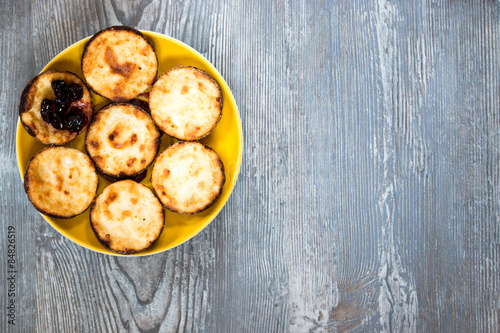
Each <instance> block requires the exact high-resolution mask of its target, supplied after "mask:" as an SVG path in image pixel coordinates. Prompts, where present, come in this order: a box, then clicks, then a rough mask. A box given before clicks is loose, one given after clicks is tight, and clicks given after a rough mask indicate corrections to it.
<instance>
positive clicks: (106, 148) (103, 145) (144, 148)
mask: <svg viewBox="0 0 500 333" xmlns="http://www.w3.org/2000/svg"><path fill="white" fill-rule="evenodd" d="M85 145H86V148H87V152H88V153H89V155H90V157H91V158H92V160H93V161H94V162H95V164H96V166H97V167H98V169H99V170H100V171H102V172H103V173H105V174H107V175H108V176H111V177H114V178H116V179H120V178H125V177H133V176H135V175H137V174H139V173H140V172H141V171H143V170H145V169H146V168H147V167H148V166H149V165H150V164H151V163H152V162H153V160H154V159H155V157H156V154H158V150H159V149H160V131H158V129H157V128H156V126H155V124H154V122H153V120H152V119H151V116H150V115H149V114H147V113H146V112H145V111H143V110H142V109H140V108H139V107H137V106H134V105H132V104H127V103H118V104H110V105H108V106H107V107H105V108H103V109H102V110H100V111H99V112H97V113H96V114H95V116H94V118H93V119H92V121H91V123H90V124H89V127H88V130H87V135H86V137H85Z"/></svg>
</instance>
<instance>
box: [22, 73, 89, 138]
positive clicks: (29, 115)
mask: <svg viewBox="0 0 500 333" xmlns="http://www.w3.org/2000/svg"><path fill="white" fill-rule="evenodd" d="M19 116H20V119H21V123H22V124H23V126H24V128H25V129H26V131H27V132H28V133H29V134H30V135H31V136H33V137H34V138H35V139H37V140H38V141H40V142H42V143H45V144H53V145H62V144H65V143H67V142H69V141H71V140H72V139H74V138H75V137H76V136H77V135H78V134H79V133H81V132H82V131H83V130H84V129H85V128H86V127H87V124H88V122H89V121H90V118H91V117H92V96H91V94H90V91H89V90H88V89H87V87H86V86H85V83H83V81H82V80H81V79H80V78H79V77H78V76H76V75H75V74H73V73H70V72H62V71H47V72H45V73H42V74H40V75H37V76H36V77H35V78H33V79H32V80H31V81H30V82H29V83H28V84H27V85H26V87H25V88H24V91H23V93H22V95H21V102H20V104H19Z"/></svg>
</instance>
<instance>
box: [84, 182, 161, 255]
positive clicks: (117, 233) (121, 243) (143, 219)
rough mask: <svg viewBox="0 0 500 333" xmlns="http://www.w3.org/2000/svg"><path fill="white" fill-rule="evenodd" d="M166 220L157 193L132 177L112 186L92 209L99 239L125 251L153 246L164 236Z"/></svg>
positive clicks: (130, 251) (110, 247)
mask: <svg viewBox="0 0 500 333" xmlns="http://www.w3.org/2000/svg"><path fill="white" fill-rule="evenodd" d="M164 220H165V217H164V212H163V207H162V205H161V203H160V202H159V201H158V199H157V198H156V197H155V195H154V194H153V192H152V191H151V190H150V189H149V188H147V187H146V186H144V185H142V184H139V183H136V182H134V181H132V180H122V181H118V182H116V183H113V184H111V185H108V186H107V187H106V188H105V189H104V191H103V192H102V193H101V194H100V195H99V196H98V197H97V198H96V200H95V202H94V203H93V204H92V207H91V209H90V225H91V227H92V230H94V233H95V235H96V236H97V239H98V240H99V242H100V243H101V244H103V245H104V246H105V247H107V248H108V249H110V250H111V251H114V252H117V253H122V254H132V253H137V252H141V251H144V250H146V249H147V248H149V247H150V246H151V245H152V244H153V243H154V242H155V241H156V240H157V239H158V237H160V234H161V232H162V231H163V225H164Z"/></svg>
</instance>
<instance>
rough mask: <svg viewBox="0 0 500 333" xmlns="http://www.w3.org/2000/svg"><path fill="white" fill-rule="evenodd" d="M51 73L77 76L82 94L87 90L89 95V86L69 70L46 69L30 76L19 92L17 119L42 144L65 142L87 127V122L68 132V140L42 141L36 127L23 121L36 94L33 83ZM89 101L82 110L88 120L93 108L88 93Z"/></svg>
mask: <svg viewBox="0 0 500 333" xmlns="http://www.w3.org/2000/svg"><path fill="white" fill-rule="evenodd" d="M53 73H62V74H67V75H71V76H75V77H77V78H78V79H79V82H78V83H79V84H81V85H82V86H83V88H84V96H85V92H88V93H89V95H90V90H89V87H88V86H87V85H86V84H85V82H84V81H83V80H82V79H80V77H78V75H76V74H75V73H72V72H69V71H59V70H48V71H46V72H43V73H40V74H38V75H37V76H35V77H34V78H32V79H31V80H30V81H29V82H28V84H27V85H26V87H25V88H24V90H23V92H22V93H21V98H20V101H19V120H20V121H21V124H22V125H23V128H24V129H25V130H26V132H27V133H28V134H29V135H30V136H32V137H33V138H35V139H36V140H37V141H39V142H41V143H44V144H53V145H63V144H65V143H67V142H69V141H71V140H72V139H74V138H75V137H76V136H78V134H80V133H81V132H83V131H84V130H85V129H86V128H87V125H88V123H87V125H85V126H84V127H82V130H81V131H79V132H75V133H72V134H68V138H70V139H69V140H64V141H61V142H49V141H43V140H41V139H40V138H39V137H38V136H37V131H36V128H34V127H31V126H29V125H28V124H26V123H25V122H24V119H23V117H22V115H23V113H25V112H28V111H29V110H30V109H31V106H32V104H33V101H34V96H35V94H36V91H35V90H34V89H35V85H36V83H37V82H38V80H39V79H40V77H42V76H45V75H47V74H53ZM82 98H83V97H82ZM89 103H90V104H89V106H88V107H87V108H85V110H84V111H85V114H86V115H87V120H88V121H90V119H91V118H92V110H93V106H92V96H91V95H90V100H89ZM40 121H43V119H40ZM55 132H56V133H70V132H69V131H65V130H55Z"/></svg>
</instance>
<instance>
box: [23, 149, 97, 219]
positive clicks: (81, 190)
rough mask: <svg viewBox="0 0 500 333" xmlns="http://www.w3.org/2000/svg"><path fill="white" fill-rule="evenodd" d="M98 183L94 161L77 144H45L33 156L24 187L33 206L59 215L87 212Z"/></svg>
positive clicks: (61, 216) (62, 216)
mask: <svg viewBox="0 0 500 333" xmlns="http://www.w3.org/2000/svg"><path fill="white" fill-rule="evenodd" d="M97 186H98V178H97V174H96V172H95V169H94V163H92V161H91V160H90V158H89V157H88V156H87V155H86V154H84V153H82V152H81V151H79V150H77V149H73V148H65V147H50V148H45V149H44V150H42V151H40V152H39V153H38V154H36V155H35V156H34V157H33V158H32V159H31V161H30V162H29V163H28V166H27V168H26V172H25V175H24V189H25V191H26V194H27V195H28V198H29V200H30V201H31V203H32V204H33V206H35V208H36V209H37V210H39V211H40V212H41V213H43V214H46V215H48V216H52V217H58V218H71V217H74V216H76V215H79V214H81V213H83V212H84V211H85V210H86V209H87V208H88V207H89V206H90V204H91V203H92V200H93V199H94V197H95V195H96V191H97Z"/></svg>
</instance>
